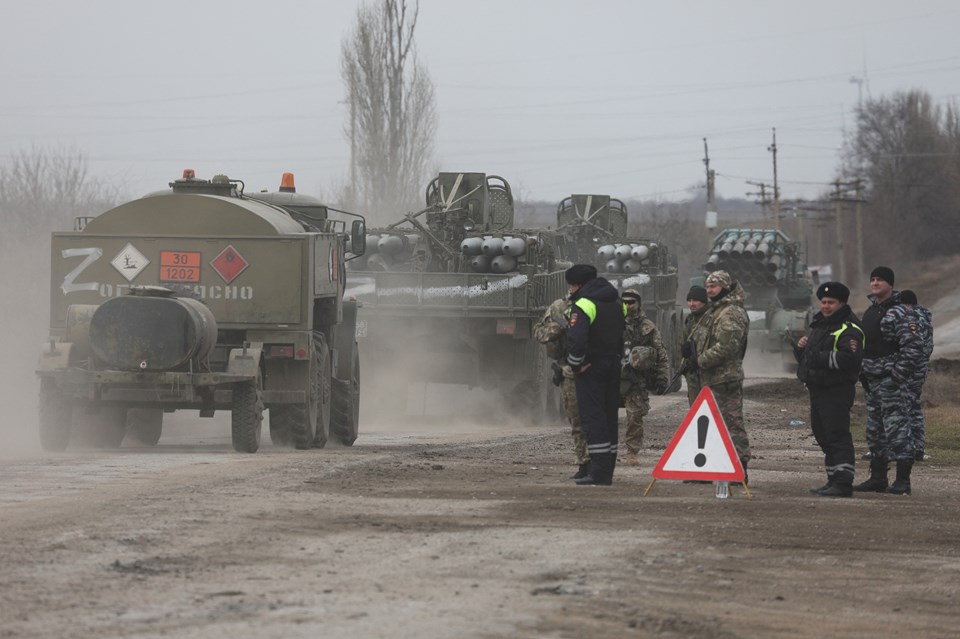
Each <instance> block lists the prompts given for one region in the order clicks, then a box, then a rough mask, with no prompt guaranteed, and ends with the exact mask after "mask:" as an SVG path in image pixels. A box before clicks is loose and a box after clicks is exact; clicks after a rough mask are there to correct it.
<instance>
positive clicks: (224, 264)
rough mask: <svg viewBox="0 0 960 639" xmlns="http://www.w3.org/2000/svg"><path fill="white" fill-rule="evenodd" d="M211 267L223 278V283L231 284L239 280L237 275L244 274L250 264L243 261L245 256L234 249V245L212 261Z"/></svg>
mask: <svg viewBox="0 0 960 639" xmlns="http://www.w3.org/2000/svg"><path fill="white" fill-rule="evenodd" d="M210 266H212V267H213V270H215V271H216V272H217V274H218V275H219V276H220V277H222V278H223V281H224V282H226V283H227V284H229V283H230V282H232V281H233V280H235V279H236V278H237V275H240V273H242V272H243V270H244V269H245V268H247V267H248V266H250V263H249V262H247V261H246V260H245V259H243V256H242V255H240V253H238V252H237V249H235V248H233V245H232V244H231V245H230V246H227V248H225V249H223V250H222V251H220V254H219V255H217V256H216V257H215V258H213V259H212V260H210Z"/></svg>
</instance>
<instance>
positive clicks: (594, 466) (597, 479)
mask: <svg viewBox="0 0 960 639" xmlns="http://www.w3.org/2000/svg"><path fill="white" fill-rule="evenodd" d="M611 458H612V459H616V453H596V454H591V455H590V472H588V473H587V476H586V477H581V478H580V479H575V480H574V481H575V482H576V484H577V486H609V485H610V484H612V483H613V464H612V463H611V461H610V460H611Z"/></svg>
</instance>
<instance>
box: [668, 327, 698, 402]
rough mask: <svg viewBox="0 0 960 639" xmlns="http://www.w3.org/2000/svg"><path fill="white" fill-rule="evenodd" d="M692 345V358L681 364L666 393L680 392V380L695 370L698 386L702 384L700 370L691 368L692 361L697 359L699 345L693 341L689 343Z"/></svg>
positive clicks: (685, 359)
mask: <svg viewBox="0 0 960 639" xmlns="http://www.w3.org/2000/svg"><path fill="white" fill-rule="evenodd" d="M687 343H688V344H689V345H690V357H689V358H684V359H683V361H682V362H681V364H680V368H678V369H677V372H676V373H674V374H673V377H671V378H670V383H669V384H667V390H666V392H665V393H664V394H666V393H675V392H677V391H678V390H680V378H681V377H683V376H684V375H686V374H687V373H689V372H691V371H693V370H695V371H696V372H697V378H698V379H697V384H699V383H700V380H699V377H700V368H699V367H698V368H696V369H693V368H692V367H691V366H690V360H696V359H697V344H696V342H694V341H693V340H689V341H688V342H687Z"/></svg>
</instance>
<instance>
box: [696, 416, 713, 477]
mask: <svg viewBox="0 0 960 639" xmlns="http://www.w3.org/2000/svg"><path fill="white" fill-rule="evenodd" d="M709 427H710V418H709V417H707V416H706V415H701V416H700V417H699V419H697V448H699V449H701V450H703V447H704V446H706V445H707V428H709ZM693 463H694V464H696V465H697V468H701V467H702V466H703V465H704V464H706V463H707V456H706V455H704V454H703V453H697V456H696V457H694V458H693Z"/></svg>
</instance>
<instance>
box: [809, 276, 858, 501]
mask: <svg viewBox="0 0 960 639" xmlns="http://www.w3.org/2000/svg"><path fill="white" fill-rule="evenodd" d="M817 298H818V299H819V300H820V312H819V313H817V314H816V315H814V316H813V322H812V323H811V324H810V334H809V335H806V336H804V337H801V338H800V341H798V342H797V345H796V347H794V349H793V354H794V356H795V357H796V358H797V362H798V363H799V364H800V366H799V368H798V369H797V377H799V378H800V381H801V382H803V383H804V384H805V385H806V386H807V389H808V390H809V391H810V425H811V427H812V428H813V436H814V437H815V438H816V439H817V443H818V444H819V445H820V449H821V450H822V451H823V455H824V465H825V466H826V469H827V483H826V484H825V485H823V486H821V487H819V488H811V489H810V492H811V493H812V494H814V495H819V496H821V497H849V496H851V495H852V494H853V465H854V459H855V457H854V451H853V438H852V437H851V436H850V408H851V407H852V406H853V398H854V396H855V395H856V392H857V379H858V378H859V376H860V363H861V361H862V360H863V329H862V328H861V327H860V320H859V319H857V316H856V315H854V313H853V312H852V311H851V310H850V307H849V306H847V300H849V299H850V289H848V288H847V287H846V286H844V285H843V284H841V283H840V282H826V283H825V284H821V285H820V288H818V289H817Z"/></svg>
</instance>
